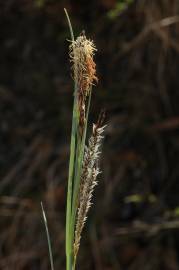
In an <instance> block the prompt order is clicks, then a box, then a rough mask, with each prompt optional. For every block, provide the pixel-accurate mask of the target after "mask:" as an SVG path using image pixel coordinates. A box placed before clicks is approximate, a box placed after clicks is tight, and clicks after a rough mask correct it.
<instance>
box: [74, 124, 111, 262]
mask: <svg viewBox="0 0 179 270" xmlns="http://www.w3.org/2000/svg"><path fill="white" fill-rule="evenodd" d="M105 127H106V126H103V127H99V126H98V124H97V125H95V124H93V132H92V136H91V137H90V139H89V142H88V146H86V148H85V153H84V159H83V165H82V173H81V182H80V192H79V205H78V211H77V219H76V230H75V240H74V257H75V258H76V256H77V253H78V250H79V246H80V239H81V233H82V230H83V227H84V224H85V221H86V219H87V213H88V210H89V208H90V206H91V199H92V194H93V190H94V187H95V186H96V185H97V181H96V178H97V176H98V174H99V173H100V171H99V167H98V161H99V156H100V151H99V148H100V146H101V142H102V139H103V136H102V134H103V132H104V129H105Z"/></svg>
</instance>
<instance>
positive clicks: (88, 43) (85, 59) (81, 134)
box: [41, 9, 106, 270]
mask: <svg viewBox="0 0 179 270" xmlns="http://www.w3.org/2000/svg"><path fill="white" fill-rule="evenodd" d="M64 11H65V14H66V17H67V21H68V25H69V29H70V33H71V40H70V46H69V59H70V63H71V67H72V74H73V80H74V93H73V96H74V102H73V113H72V130H71V143H70V160H69V173H68V188H67V207H66V270H75V268H76V260H77V255H78V251H79V247H80V240H81V235H82V231H83V228H84V225H85V222H86V219H87V215H88V211H89V208H90V206H91V199H92V195H93V190H94V188H95V186H96V185H97V176H98V174H99V173H100V170H99V158H100V154H101V153H100V147H101V143H102V139H103V132H104V129H105V127H106V126H105V125H103V122H104V112H101V113H100V115H99V117H98V121H97V123H96V124H93V126H92V131H91V135H90V136H89V138H86V137H87V136H86V134H87V127H88V125H89V123H88V114H89V109H90V103H91V93H92V88H93V86H95V85H96V84H97V82H98V78H97V75H96V64H95V61H94V55H95V52H96V51H97V49H96V47H95V45H94V43H93V41H92V40H89V39H87V38H86V36H85V34H84V32H82V33H81V34H80V35H79V36H78V37H77V38H75V37H74V34H73V29H72V26H71V22H70V19H69V16H68V13H67V11H66V9H64ZM41 206H42V213H43V219H44V224H45V229H46V234H47V241H48V248H49V255H50V263H51V270H54V263H53V256H52V247H51V241H50V235H49V230H48V224H47V219H46V215H45V211H44V208H43V204H41Z"/></svg>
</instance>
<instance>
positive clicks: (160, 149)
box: [0, 0, 179, 270]
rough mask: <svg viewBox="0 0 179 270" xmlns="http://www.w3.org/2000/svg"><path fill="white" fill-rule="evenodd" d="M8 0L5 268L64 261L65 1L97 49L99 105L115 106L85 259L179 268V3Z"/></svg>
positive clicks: (1, 183) (1, 135) (0, 188)
mask: <svg viewBox="0 0 179 270" xmlns="http://www.w3.org/2000/svg"><path fill="white" fill-rule="evenodd" d="M116 3H117V1H115V0H111V1H110V0H99V1H91V2H90V3H85V4H84V2H83V1H78V2H76V1H65V0H64V1H60V2H59V1H57V0H53V1H34V0H26V1H23V0H18V1H15V0H6V1H2V0H1V1H0V6H1V9H0V29H1V42H0V112H1V113H0V176H1V180H0V232H1V233H0V269H2V270H10V269H13V270H16V269H18V270H21V269H26V270H28V269H43V270H45V269H49V260H48V248H47V243H46V236H45V230H44V224H43V221H42V214H41V210H40V201H41V200H42V201H43V202H44V205H45V208H46V211H47V216H48V220H49V229H50V232H51V236H52V245H53V251H54V258H55V267H56V269H65V267H64V265H65V245H64V230H65V204H66V183H67V170H68V158H69V140H70V126H71V111H72V80H71V78H70V75H69V73H70V65H69V63H68V55H67V52H68V48H67V47H68V42H67V41H66V38H68V37H69V33H68V27H67V25H66V21H65V16H64V14H63V7H64V6H65V7H66V8H67V9H68V10H69V12H70V14H71V19H72V21H73V24H74V28H75V29H76V33H79V32H80V31H81V30H82V29H83V28H85V30H86V33H87V34H88V36H90V37H91V38H93V39H94V40H95V42H96V44H97V47H98V50H99V51H98V56H97V57H96V62H97V69H98V74H99V79H100V81H99V84H98V89H95V92H94V93H93V104H92V115H93V116H94V117H93V119H94V118H95V116H97V112H99V108H101V107H105V108H106V110H107V121H108V129H107V131H106V138H105V142H104V147H103V159H102V161H101V163H102V164H101V165H102V170H103V174H102V175H101V177H100V178H101V179H100V184H99V186H98V188H97V190H96V192H95V205H94V207H93V210H92V211H91V213H90V222H89V223H88V226H87V227H88V228H86V230H85V233H84V239H83V241H82V247H83V248H82V249H81V250H80V258H79V261H80V265H79V266H80V267H79V269H98V270H100V269H106V270H107V269H108V270H109V269H125V270H126V269H127V270H135V269H143V270H146V269H147V270H148V269H153V270H154V269H155V270H158V269H162V270H163V269H164V270H165V269H166V270H175V269H178V268H179V265H178V264H179V263H178V256H179V254H178V247H179V234H178V229H177V228H178V215H179V196H178V192H179V184H178V176H179V170H178V164H179V133H178V128H179V107H178V101H179V94H178V93H179V92H178V88H179V79H178V69H179V54H178V52H179V42H178V41H179V22H178V20H179V17H178V16H179V3H178V1H177V0H159V1H154V0H150V1H147V0H140V1H134V2H133V3H132V4H131V5H130V6H129V7H128V8H127V9H126V10H124V11H123V12H122V13H121V14H120V15H119V16H117V17H116V18H112V19H111V18H109V16H108V12H109V11H111V9H115V7H116Z"/></svg>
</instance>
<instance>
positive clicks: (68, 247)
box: [64, 9, 78, 270]
mask: <svg viewBox="0 0 179 270" xmlns="http://www.w3.org/2000/svg"><path fill="white" fill-rule="evenodd" d="M64 11H65V14H66V17H67V21H68V25H69V29H70V33H71V39H72V41H74V34H73V28H72V25H71V22H70V18H69V16H68V12H67V10H66V9H64ZM74 92H75V93H74V104H73V116H72V132H71V145H70V162H69V175H68V190H67V209H66V269H67V270H72V265H73V252H72V251H73V250H72V249H73V246H72V245H71V238H72V235H71V228H70V224H71V208H72V189H73V176H74V163H75V153H76V134H77V123H78V115H77V98H76V92H77V90H76V87H75V91H74Z"/></svg>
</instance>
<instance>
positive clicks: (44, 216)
mask: <svg viewBox="0 0 179 270" xmlns="http://www.w3.org/2000/svg"><path fill="white" fill-rule="evenodd" d="M41 208H42V215H43V220H44V225H45V230H46V235H47V242H48V250H49V257H50V266H51V270H54V263H53V255H52V245H51V240H50V234H49V230H48V223H47V218H46V214H45V211H44V207H43V203H42V202H41Z"/></svg>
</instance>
